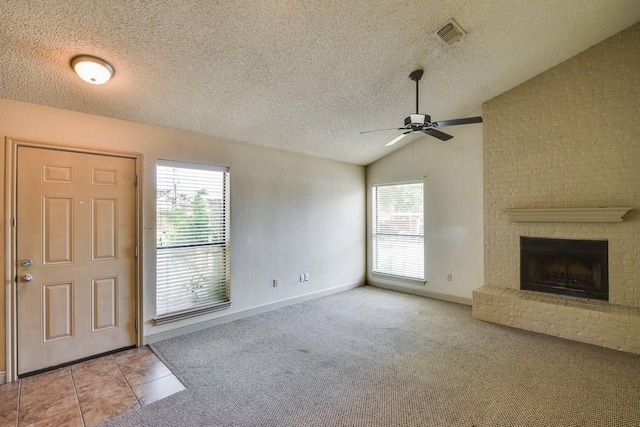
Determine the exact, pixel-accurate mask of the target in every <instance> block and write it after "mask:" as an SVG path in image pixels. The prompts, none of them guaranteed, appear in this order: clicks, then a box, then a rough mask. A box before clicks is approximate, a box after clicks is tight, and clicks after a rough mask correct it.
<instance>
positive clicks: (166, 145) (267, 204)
mask: <svg viewBox="0 0 640 427" xmlns="http://www.w3.org/2000/svg"><path fill="white" fill-rule="evenodd" d="M0 136H1V137H2V138H3V139H4V138H7V137H9V138H13V139H16V140H21V141H39V142H47V143H54V144H59V145H66V146H71V147H83V148H89V149H99V150H116V151H126V152H136V153H141V154H142V155H143V164H142V183H143V200H142V209H143V223H142V238H143V259H144V263H143V273H144V313H143V327H144V333H145V335H146V336H147V337H153V336H154V335H155V334H159V333H166V332H168V331H171V330H175V329H176V328H185V329H182V330H188V329H189V328H190V327H193V325H194V323H196V322H202V321H206V320H212V319H216V318H220V317H221V316H230V315H237V314H238V313H242V312H243V311H246V310H251V309H256V308H259V307H264V306H266V305H269V304H274V303H279V302H286V301H287V300H291V299H295V298H298V297H302V296H305V295H310V294H313V293H322V292H326V291H330V290H331V289H335V288H339V287H341V286H352V285H353V286H355V285H357V284H360V283H362V282H363V281H364V271H365V255H364V254H365V188H364V187H365V186H364V183H365V175H364V168H363V167H360V166H354V165H349V164H346V163H339V162H335V161H330V160H324V159H319V158H313V157H308V156H303V155H299V154H292V153H288V152H284V151H279V150H274V149H269V148H263V147H258V146H254V145H248V144H243V143H235V142H231V141H226V140H220V139H216V138H212V137H208V136H204V135H199V134H194V133H189V132H182V131H177V130H171V129H166V128H159V127H153V126H146V125H141V124H137V123H132V122H126V121H122V120H114V119H109V118H105V117H99V116H92V115H87V114H80V113H75V112H70V111H65V110H60V109H53V108H47V107H42V106H37V105H32V104H25V103H18V102H14V101H9V100H3V99H0ZM158 158H162V159H172V160H174V159H175V160H181V161H186V162H195V163H206V164H215V165H226V166H230V168H231V181H230V182H231V247H232V258H231V266H232V273H231V280H232V285H231V286H232V290H231V296H232V300H233V304H232V306H231V308H230V309H229V310H225V311H222V312H217V313H213V314H210V315H207V316H202V317H200V318H197V319H187V320H183V321H180V322H175V323H172V324H168V325H162V326H157V327H156V326H154V325H153V322H152V320H151V319H152V318H153V315H154V281H155V190H154V181H155V163H156V160H157V159H158ZM4 164H5V161H4V150H2V151H1V152H0V165H2V167H3V168H4ZM1 176H2V178H0V181H2V182H1V183H0V188H2V189H3V190H2V191H3V198H4V173H2V174H1ZM5 220H6V219H5V218H4V211H2V212H1V213H0V222H1V223H2V224H4V223H5ZM0 233H2V235H3V240H4V228H0ZM2 248H3V249H2V256H0V264H1V265H2V268H3V270H4V260H5V256H4V246H3V247H2ZM304 272H306V273H309V274H310V281H309V282H307V283H305V284H300V283H298V276H299V274H300V273H304ZM274 278H277V279H279V281H280V284H279V287H277V288H273V287H272V286H271V280H272V279H274ZM0 307H1V308H0V370H3V367H4V365H5V339H4V335H5V334H4V331H5V325H4V323H5V310H4V307H5V301H4V293H3V292H0Z"/></svg>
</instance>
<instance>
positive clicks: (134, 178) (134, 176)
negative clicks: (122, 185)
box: [133, 175, 138, 185]
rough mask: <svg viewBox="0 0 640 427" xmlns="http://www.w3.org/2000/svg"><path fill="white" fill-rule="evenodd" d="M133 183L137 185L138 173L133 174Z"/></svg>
mask: <svg viewBox="0 0 640 427" xmlns="http://www.w3.org/2000/svg"><path fill="white" fill-rule="evenodd" d="M133 185H138V175H133Z"/></svg>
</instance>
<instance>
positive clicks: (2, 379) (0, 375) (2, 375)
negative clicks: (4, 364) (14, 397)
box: [0, 372, 7, 385]
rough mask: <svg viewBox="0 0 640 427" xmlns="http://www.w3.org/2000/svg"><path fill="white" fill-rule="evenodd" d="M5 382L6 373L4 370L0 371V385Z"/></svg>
mask: <svg viewBox="0 0 640 427" xmlns="http://www.w3.org/2000/svg"><path fill="white" fill-rule="evenodd" d="M6 382H7V373H6V372H0V385H2V384H4V383H6Z"/></svg>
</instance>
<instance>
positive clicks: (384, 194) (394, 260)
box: [372, 182, 424, 280]
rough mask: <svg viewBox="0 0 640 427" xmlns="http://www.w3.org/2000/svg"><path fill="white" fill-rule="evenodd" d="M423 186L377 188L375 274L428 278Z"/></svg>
mask: <svg viewBox="0 0 640 427" xmlns="http://www.w3.org/2000/svg"><path fill="white" fill-rule="evenodd" d="M423 194H424V192H423V185H422V183H421V182H419V183H409V184H391V185H377V186H374V187H373V242H372V243H373V245H372V246H373V273H379V274H388V275H392V276H399V277H405V278H409V279H416V280H424V208H423V206H424V205H423Z"/></svg>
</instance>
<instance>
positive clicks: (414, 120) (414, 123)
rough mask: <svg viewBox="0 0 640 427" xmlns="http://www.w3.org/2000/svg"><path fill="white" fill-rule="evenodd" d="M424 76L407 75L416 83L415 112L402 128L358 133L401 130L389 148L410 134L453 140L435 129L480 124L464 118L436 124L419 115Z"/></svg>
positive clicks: (478, 117)
mask: <svg viewBox="0 0 640 427" xmlns="http://www.w3.org/2000/svg"><path fill="white" fill-rule="evenodd" d="M423 74H424V70H415V71H413V72H412V73H411V74H409V79H410V80H413V81H414V82H416V112H415V114H409V116H407V117H406V118H405V119H404V127H399V128H390V129H379V130H369V131H364V132H360V134H363V133H371V132H383V131H389V130H402V131H405V132H404V133H402V135H399V136H397V137H396V138H394V139H393V140H391V141H390V142H388V143H387V144H386V146H387V147H388V146H390V145H393V144H396V143H398V142H400V141H401V140H402V139H403V138H405V137H407V136H409V135H411V134H412V133H425V134H427V135H430V136H433V137H434V138H438V139H439V140H441V141H448V140H450V139H451V138H453V136H452V135H449V134H448V133H444V132H440V131H439V130H437V129H436V128H441V127H447V126H457V125H468V124H472V123H482V117H480V116H476V117H465V118H462V119H451V120H440V121H437V122H432V121H431V116H430V115H428V114H420V113H419V111H420V108H419V107H420V96H419V95H420V92H419V82H420V79H421V78H422V75H423Z"/></svg>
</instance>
